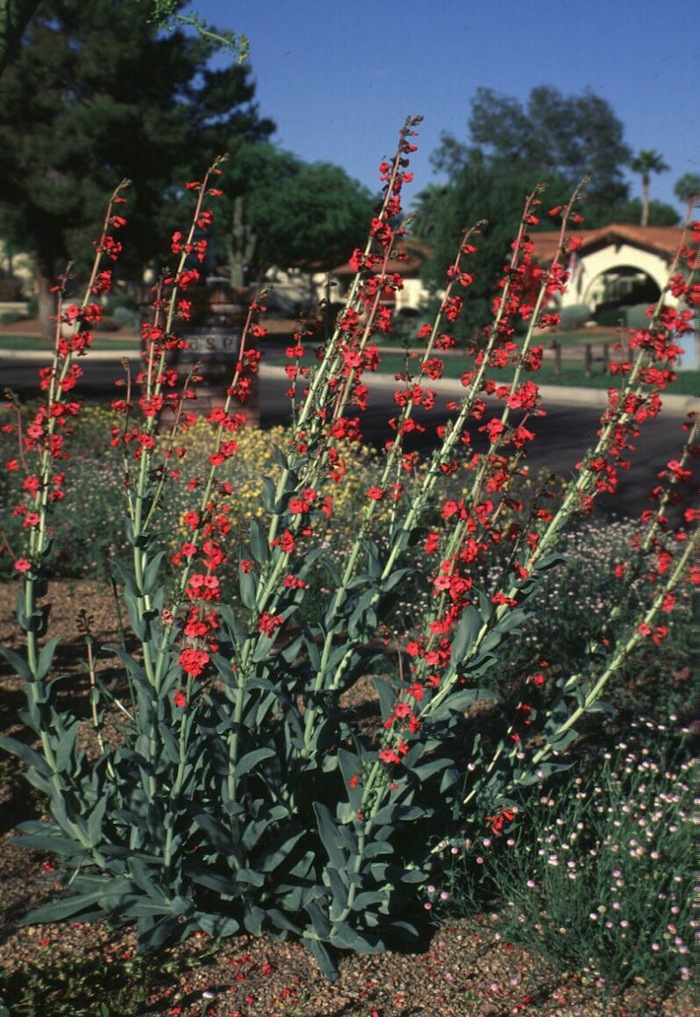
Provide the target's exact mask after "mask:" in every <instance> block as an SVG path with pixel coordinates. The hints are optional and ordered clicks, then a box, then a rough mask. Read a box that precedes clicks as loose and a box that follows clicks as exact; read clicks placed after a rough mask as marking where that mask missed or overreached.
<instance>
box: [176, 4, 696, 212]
mask: <svg viewBox="0 0 700 1017" xmlns="http://www.w3.org/2000/svg"><path fill="white" fill-rule="evenodd" d="M193 9H194V10H196V11H198V12H199V13H200V14H201V16H202V17H203V18H205V19H206V20H207V21H209V22H211V23H214V24H216V25H218V26H219V27H221V28H230V29H233V30H234V31H237V32H242V33H244V34H245V35H247V36H248V38H249V40H250V46H251V56H250V62H251V64H252V68H253V72H254V78H255V81H256V84H257V100H258V104H259V107H260V112H261V113H263V114H265V115H266V116H270V117H272V119H273V120H274V121H275V122H276V123H277V126H278V132H277V134H276V136H275V139H274V140H275V141H277V142H278V143H279V144H280V145H281V146H282V147H283V148H285V149H288V150H290V151H292V152H295V153H296V154H297V155H299V156H301V157H302V158H304V159H306V160H308V161H317V160H326V161H329V162H334V163H337V164H338V165H340V166H342V167H343V168H344V169H345V170H346V171H347V172H348V173H350V174H351V176H353V177H355V178H357V179H358V180H361V181H362V182H363V183H365V184H367V185H368V186H370V187H371V188H372V190H377V188H378V175H377V166H378V165H379V163H380V162H381V160H382V159H383V158H384V157H385V156H388V155H391V154H392V153H393V151H394V148H395V144H396V137H397V133H398V130H399V128H400V127H401V125H402V124H403V122H404V120H405V118H406V116H408V115H414V114H421V115H423V117H424V118H425V119H424V121H423V124H422V125H421V130H420V137H419V139H418V143H419V146H420V150H419V152H418V153H416V155H415V156H414V157H413V162H412V169H413V170H414V172H415V174H416V179H415V182H414V184H413V185H412V187H413V192H412V193H413V194H415V193H417V192H418V191H419V190H420V189H421V188H422V187H423V186H424V185H425V184H427V183H428V182H430V180H431V179H436V177H435V175H434V173H433V171H432V169H431V166H430V161H429V157H430V154H431V153H432V152H433V151H434V150H435V148H436V147H437V145H438V144H439V140H440V134H441V133H442V132H443V131H448V132H450V133H452V134H454V135H455V136H456V137H457V138H458V139H459V140H466V139H467V121H468V118H469V102H470V99H471V98H472V96H473V95H474V93H475V91H476V89H477V88H478V87H479V86H480V85H483V86H486V87H490V88H493V89H495V90H496V91H498V92H500V93H502V94H504V95H509V96H515V97H517V98H519V99H521V100H525V99H526V98H527V96H528V94H529V92H530V89H531V88H533V87H534V86H536V85H542V84H547V85H553V86H554V87H556V88H558V89H560V91H562V92H563V93H564V94H565V95H578V94H581V93H582V92H584V91H585V90H586V89H591V90H592V91H594V92H595V93H597V94H598V95H600V96H602V97H603V98H605V99H607V100H608V102H609V103H610V104H611V106H612V108H613V110H614V111H615V113H616V115H617V116H618V117H619V119H620V120H621V121H622V123H623V124H624V125H625V138H626V141H627V143H628V144H629V145H630V146H631V147H632V148H633V150H634V151H635V152H637V151H639V149H641V148H655V149H656V150H657V151H658V152H660V153H661V154H662V155H663V157H664V159H665V161H666V162H667V163H668V165H669V166H670V167H671V169H670V172H667V173H664V174H662V175H659V176H655V177H654V178H653V181H652V189H651V195H652V197H656V198H659V199H661V200H663V201H668V202H670V203H672V204H674V205H676V207H680V206H678V203H677V202H676V200H675V198H674V197H673V185H674V183H675V181H676V180H677V179H678V178H679V177H680V176H681V175H682V174H683V173H700V118H699V113H698V106H699V105H700V102H699V100H700V87H699V80H700V3H698V2H697V0H665V2H663V3H660V2H659V0H578V2H568V0H559V2H558V3H557V2H554V3H552V2H551V0H548V2H546V3H545V2H543V0H517V2H516V0H490V2H489V0H486V2H481V0H480V2H478V3H477V2H474V0H471V2H470V0H403V2H397V0H394V2H393V3H382V2H381V0H370V2H367V0H342V2H341V0H248V2H247V3H234V2H232V0H197V2H194V3H193ZM630 179H631V180H632V181H633V188H632V192H631V193H632V195H637V194H638V193H639V183H638V181H637V180H636V179H635V178H630ZM410 194H411V192H407V197H410Z"/></svg>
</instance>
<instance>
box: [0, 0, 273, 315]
mask: <svg viewBox="0 0 700 1017" xmlns="http://www.w3.org/2000/svg"><path fill="white" fill-rule="evenodd" d="M180 6H182V5H180ZM150 15H151V12H150V8H149V5H147V4H144V3H140V2H139V0H122V2H120V3H112V2H111V0H91V2H90V3H89V4H84V3H82V2H80V0H44V2H43V3H42V4H41V6H40V8H39V10H38V11H37V13H36V15H35V16H34V19H33V20H32V22H31V23H30V25H29V28H28V30H27V31H26V33H25V36H24V39H23V42H22V44H21V46H20V47H19V48H18V50H17V53H16V55H15V56H14V57H13V59H12V60H11V62H10V64H9V66H8V68H7V70H6V72H5V74H4V76H3V77H2V78H1V79H0V227H1V228H2V229H3V231H4V232H5V233H6V234H9V235H10V237H11V239H12V240H14V241H15V243H21V244H23V246H25V248H26V249H28V250H30V251H31V252H32V253H33V254H34V257H35V261H36V265H37V274H38V278H39V279H40V281H41V283H42V286H40V295H41V294H42V292H44V293H45V291H46V289H47V286H48V284H49V282H50V281H51V280H52V279H53V278H54V276H55V273H56V272H57V271H58V270H60V268H61V267H62V266H63V263H64V262H65V260H66V259H67V258H75V257H80V256H81V255H84V251H85V245H86V242H87V240H88V237H89V238H90V239H92V234H93V233H94V232H95V227H96V225H97V224H99V223H100V222H101V217H102V214H103V208H104V203H105V199H106V196H107V195H108V194H110V193H111V191H112V190H113V189H114V187H115V185H116V184H117V183H118V182H119V181H120V180H121V179H122V178H125V177H126V178H129V179H130V180H132V181H133V185H132V187H131V188H130V194H129V206H128V210H129V214H128V227H127V229H128V233H129V237H128V245H127V246H128V250H129V251H130V252H131V253H132V256H133V257H135V258H136V259H137V262H139V263H141V262H143V261H144V260H146V259H148V258H149V257H152V256H154V255H155V254H157V253H158V251H159V244H160V242H161V239H162V238H163V237H164V236H165V235H166V233H167V230H166V228H165V222H164V221H163V219H162V217H161V216H162V213H163V211H164V209H165V208H166V207H168V205H169V204H171V203H172V202H173V201H174V200H175V199H176V198H177V196H178V193H179V187H180V185H181V184H182V182H183V181H184V180H186V179H188V178H190V177H192V176H193V175H198V174H200V173H201V172H202V171H203V169H204V168H206V166H207V165H208V164H209V162H210V161H211V160H212V159H213V157H214V156H215V155H216V154H218V152H219V151H220V150H221V149H222V148H224V147H225V146H226V144H227V142H228V141H229V139H232V138H239V139H243V140H245V141H246V142H253V141H255V140H264V139H266V138H268V137H269V136H270V134H272V132H273V131H274V124H273V123H272V121H271V120H268V119H264V118H261V117H260V115H259V113H258V109H257V106H256V105H255V103H254V91H255V89H254V84H253V83H252V80H251V68H250V67H249V66H248V65H240V64H237V63H231V64H230V65H229V66H226V67H223V68H221V69H217V70H212V69H211V68H210V67H209V66H208V60H209V57H210V56H211V54H212V52H213V49H214V46H215V43H214V42H212V41H211V40H208V39H207V38H205V37H202V36H201V35H199V34H195V35H186V34H185V33H184V32H182V31H179V30H175V31H173V32H170V33H168V34H163V33H160V32H159V30H158V28H157V26H155V25H154V24H152V23H151V16H150ZM169 226H170V227H172V221H170V222H169Z"/></svg>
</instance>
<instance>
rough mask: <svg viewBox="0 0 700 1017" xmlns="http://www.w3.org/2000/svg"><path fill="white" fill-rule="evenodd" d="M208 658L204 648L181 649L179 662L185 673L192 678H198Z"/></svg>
mask: <svg viewBox="0 0 700 1017" xmlns="http://www.w3.org/2000/svg"><path fill="white" fill-rule="evenodd" d="M209 660H210V657H209V654H208V653H206V652H205V651H204V650H183V651H182V653H181V654H180V657H179V664H180V667H181V668H182V670H183V671H184V672H185V674H188V675H190V676H191V677H192V678H198V677H199V675H200V674H201V673H202V671H203V670H204V668H205V667H206V666H207V664H208V663H209Z"/></svg>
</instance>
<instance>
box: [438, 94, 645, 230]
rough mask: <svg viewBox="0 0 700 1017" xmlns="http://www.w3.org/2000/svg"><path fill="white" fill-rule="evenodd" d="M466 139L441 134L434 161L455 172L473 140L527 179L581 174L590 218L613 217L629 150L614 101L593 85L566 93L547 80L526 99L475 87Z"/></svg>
mask: <svg viewBox="0 0 700 1017" xmlns="http://www.w3.org/2000/svg"><path fill="white" fill-rule="evenodd" d="M469 136H470V145H464V144H461V143H460V142H458V141H457V140H456V139H455V138H454V137H452V136H451V135H449V134H446V135H443V138H442V143H441V145H440V148H439V149H438V151H437V152H436V153H435V156H434V157H433V163H434V165H435V166H436V168H438V169H440V170H442V171H446V172H448V174H449V175H450V176H453V175H454V173H455V171H456V170H457V169H459V168H460V166H464V165H465V164H466V162H467V161H468V159H469V157H470V156H469V152H470V148H471V147H477V148H479V149H480V150H481V151H482V152H483V154H484V156H485V157H486V158H487V160H488V162H489V164H490V165H492V166H497V165H499V164H502V165H507V166H508V167H509V168H510V169H511V170H515V169H517V170H518V171H521V172H522V173H523V174H524V175H527V176H528V177H529V180H530V184H531V185H532V184H534V183H536V182H537V181H538V180H539V179H540V178H541V177H543V176H544V177H546V176H547V175H550V176H551V175H552V174H555V175H557V176H560V177H562V178H564V179H566V180H567V181H568V183H569V185H570V186H571V187H572V188H573V187H574V186H576V185H577V184H578V183H580V181H581V180H582V178H583V177H584V176H588V177H589V178H590V184H589V186H588V187H587V195H588V201H587V205H586V219H587V222H588V224H589V225H597V224H598V223H600V224H603V223H604V222H606V221H607V222H610V221H612V219H613V218H614V210H615V207H616V206H617V205H618V203H620V202H622V201H624V200H626V198H627V191H628V189H627V185H626V183H625V180H624V166H625V164H626V163H627V162H628V160H629V158H630V155H631V152H630V149H629V148H628V146H627V145H626V144H625V141H624V127H623V125H622V123H621V122H620V121H619V120H618V118H617V117H616V116H615V114H614V112H613V110H612V108H611V107H610V105H609V104H608V103H607V102H606V100H605V99H602V98H601V97H600V96H597V95H595V94H593V93H592V92H585V93H584V94H583V95H578V96H577V95H573V96H564V95H562V94H561V92H559V90H558V89H556V88H551V87H549V86H546V85H542V86H539V87H537V88H533V89H532V91H531V92H530V95H529V97H528V100H527V103H526V104H525V105H523V104H522V103H521V102H520V101H519V100H518V99H515V98H512V97H509V96H503V95H500V94H498V93H497V92H495V91H494V90H493V89H490V88H479V89H477V92H476V95H475V97H474V99H473V100H472V103H471V116H470V119H469Z"/></svg>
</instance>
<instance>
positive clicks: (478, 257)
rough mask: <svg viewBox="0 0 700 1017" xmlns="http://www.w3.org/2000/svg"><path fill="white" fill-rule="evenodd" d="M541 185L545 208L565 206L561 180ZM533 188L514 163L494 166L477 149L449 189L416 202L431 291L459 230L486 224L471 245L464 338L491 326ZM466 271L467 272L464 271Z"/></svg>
mask: <svg viewBox="0 0 700 1017" xmlns="http://www.w3.org/2000/svg"><path fill="white" fill-rule="evenodd" d="M539 179H540V182H541V183H542V184H543V185H544V186H545V193H544V196H543V201H544V202H545V207H551V206H554V205H561V204H563V203H564V202H565V201H566V200H567V197H568V195H569V191H570V187H569V182H568V180H567V179H566V178H565V177H564V176H562V175H561V174H560V173H557V172H551V171H550V172H549V173H547V174H545V175H542V174H540V178H539ZM534 183H535V181H533V177H532V174H531V173H530V172H529V171H528V170H526V169H524V168H522V167H520V166H519V165H518V164H517V162H516V163H513V164H509V163H508V162H507V161H497V162H494V161H493V160H492V159H490V158H488V157H487V156H486V155H485V154H484V152H483V151H482V150H481V149H478V148H473V149H471V150H470V151H469V153H468V156H467V161H466V162H465V163H464V165H462V167H461V169H459V171H458V172H457V174H456V175H455V176H454V177H453V179H452V180H451V181H450V182H449V184H445V185H433V186H431V187H429V188H427V189H426V190H425V191H424V192H423V193H422V194H420V195H419V196H418V202H417V206H416V221H415V233H416V234H417V235H418V236H419V237H420V238H421V239H424V240H425V241H426V244H427V246H428V247H429V248H430V250H431V251H432V255H431V258H430V260H429V261H428V262H427V263H426V266H425V270H424V279H425V281H426V282H427V283H428V284H429V285H432V286H434V287H438V288H439V287H441V286H442V285H444V279H445V271H446V269H447V267H448V265H449V264H450V263H451V262H452V261H453V259H454V256H455V252H456V250H457V247H458V245H459V241H460V236H461V232H462V230H463V229H465V228H469V227H471V226H474V225H475V224H476V223H477V222H479V221H480V220H482V219H483V220H485V223H484V225H483V226H482V227H481V232H480V235H479V236H477V237H476V239H475V240H474V244H475V246H476V247H477V254H475V255H473V257H474V259H475V261H474V264H475V266H477V270H476V271H474V272H473V274H474V282H473V284H472V285H471V286H470V287H469V289H468V290H467V291H466V296H465V303H464V311H463V320H464V324H465V327H466V329H467V332H468V333H469V332H473V330H475V329H478V328H479V327H481V326H483V325H485V324H486V323H487V322H488V320H489V311H490V307H491V302H492V300H493V298H494V296H496V282H497V280H498V277H499V275H500V273H501V270H502V268H503V266H504V265H505V264H506V263H507V260H508V257H509V255H510V245H511V242H512V241H513V238H514V237H515V234H516V233H517V230H518V224H519V220H520V216H521V214H522V210H523V206H524V204H525V199H526V197H527V195H528V193H530V192H531V191H532V188H533V186H534ZM544 218H545V219H546V216H545V217H544ZM543 225H547V223H544V224H543ZM465 267H466V268H467V269H468V270H469V271H471V269H469V266H468V265H466V266H465Z"/></svg>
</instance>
